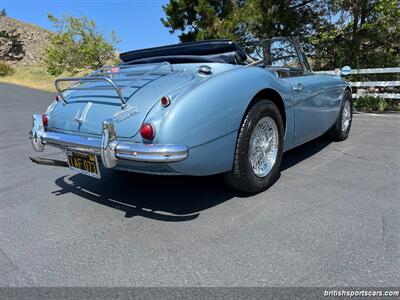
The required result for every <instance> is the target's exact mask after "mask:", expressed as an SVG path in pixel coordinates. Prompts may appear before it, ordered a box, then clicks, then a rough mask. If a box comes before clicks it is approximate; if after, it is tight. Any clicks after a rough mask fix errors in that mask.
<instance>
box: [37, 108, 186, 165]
mask: <svg viewBox="0 0 400 300" xmlns="http://www.w3.org/2000/svg"><path fill="white" fill-rule="evenodd" d="M30 139H31V141H32V146H33V148H34V150H36V151H38V152H41V151H43V150H44V146H45V145H49V146H53V147H57V148H62V149H69V150H75V151H80V152H86V153H93V154H96V155H100V156H101V160H102V163H103V165H104V167H106V168H114V167H115V166H116V163H117V161H118V160H119V159H120V160H131V161H138V162H161V163H168V162H178V161H182V160H184V159H186V158H187V157H188V156H189V149H188V148H187V147H186V146H179V145H159V144H140V143H130V142H124V141H118V140H117V138H116V133H115V128H114V123H113V121H112V120H105V121H104V122H103V124H102V138H101V139H99V138H90V137H81V136H74V135H68V134H63V133H55V132H48V131H45V130H44V127H43V123H42V117H41V115H34V116H33V127H32V131H31V133H30Z"/></svg>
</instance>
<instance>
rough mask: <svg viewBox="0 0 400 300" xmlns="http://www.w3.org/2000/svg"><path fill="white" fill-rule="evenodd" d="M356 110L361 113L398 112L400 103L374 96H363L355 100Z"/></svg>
mask: <svg viewBox="0 0 400 300" xmlns="http://www.w3.org/2000/svg"><path fill="white" fill-rule="evenodd" d="M354 108H355V109H357V110H360V111H380V112H383V111H398V110H399V109H400V101H398V100H393V99H384V98H380V97H373V96H361V97H358V98H357V99H354Z"/></svg>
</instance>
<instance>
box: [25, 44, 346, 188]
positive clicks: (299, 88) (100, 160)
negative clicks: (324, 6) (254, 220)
mask: <svg viewBox="0 0 400 300" xmlns="http://www.w3.org/2000/svg"><path fill="white" fill-rule="evenodd" d="M120 58H121V60H122V62H121V63H120V64H119V65H118V66H107V67H103V68H101V69H99V70H97V71H95V72H94V73H92V74H91V75H89V76H87V77H80V78H59V79H57V80H56V82H55V84H56V88H57V90H58V94H57V96H56V98H55V100H54V101H53V102H52V104H51V105H50V106H49V108H48V109H47V110H46V112H45V113H44V114H35V115H34V116H33V128H32V131H31V141H32V145H33V148H34V149H35V150H36V151H43V149H44V146H46V145H48V146H54V147H58V148H61V149H64V150H65V152H66V157H67V159H66V161H59V160H53V159H46V158H31V159H32V161H33V162H36V163H39V164H46V165H58V166H69V167H70V168H71V169H74V170H76V171H78V172H81V173H83V174H86V175H89V176H93V177H97V178H99V177H100V171H101V169H100V168H99V165H102V166H104V167H105V168H115V169H118V170H128V171H132V172H141V173H149V174H158V175H194V176H204V175H212V174H218V173H223V174H224V177H225V179H226V181H227V182H228V183H229V185H231V186H232V187H233V188H235V189H238V190H241V191H245V192H250V193H255V192H260V191H262V190H265V189H266V188H268V187H269V186H271V185H272V184H273V183H274V181H275V180H276V179H277V177H278V174H279V170H280V163H281V160H282V153H283V152H284V151H287V150H289V149H291V148H294V147H296V146H298V145H301V144H303V143H305V142H307V141H309V140H311V139H314V138H316V137H318V136H321V135H322V134H324V133H326V132H328V133H329V135H330V136H331V137H332V138H333V139H334V140H338V141H341V140H345V139H346V138H347V136H348V134H349V131H350V127H351V121H352V98H351V90H350V87H349V85H348V84H347V83H346V82H345V81H344V80H342V79H341V78H340V77H339V76H333V75H328V74H315V73H313V71H312V70H311V68H310V65H309V63H308V62H307V58H306V56H305V54H304V52H303V50H302V48H301V46H300V44H299V42H298V40H297V39H296V38H279V39H271V40H269V41H266V42H258V43H252V44H249V45H247V46H245V47H241V46H239V45H238V44H236V43H233V42H231V41H229V40H211V41H202V42H191V43H183V44H177V45H170V46H163V47H156V48H150V49H143V50H136V51H130V52H126V53H122V54H121V55H120ZM66 83H68V84H70V85H66ZM71 83H72V84H71Z"/></svg>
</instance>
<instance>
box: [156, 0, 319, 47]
mask: <svg viewBox="0 0 400 300" xmlns="http://www.w3.org/2000/svg"><path fill="white" fill-rule="evenodd" d="M323 8H324V7H323V5H321V2H320V1H318V0H247V1H244V0H225V1H224V0H219V1H218V0H197V1H190V0H170V2H169V3H168V4H167V5H164V6H163V9H164V12H165V14H166V18H165V19H164V18H162V19H161V21H162V23H163V24H164V25H165V26H166V27H169V28H170V32H171V33H173V32H176V31H180V32H181V34H180V35H179V38H180V40H181V41H182V42H184V41H193V40H203V39H208V38H230V39H233V40H237V41H247V40H251V39H267V38H271V37H275V36H288V35H302V36H305V35H309V34H311V33H312V32H313V30H314V29H315V27H316V26H317V24H318V22H319V19H320V15H321V14H322V13H323V12H324V10H323Z"/></svg>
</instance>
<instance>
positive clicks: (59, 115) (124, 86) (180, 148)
mask: <svg viewBox="0 0 400 300" xmlns="http://www.w3.org/2000/svg"><path fill="white" fill-rule="evenodd" d="M192 80H193V75H191V74H188V73H183V72H175V71H174V69H173V67H172V65H170V64H169V63H154V64H142V65H134V66H132V65H121V66H119V67H104V68H102V69H100V70H98V71H96V72H94V73H93V74H91V75H90V76H88V77H83V78H60V79H57V81H56V87H57V90H58V95H57V96H56V100H55V101H54V102H53V103H52V104H51V105H50V107H49V108H48V109H47V111H46V113H45V114H43V115H39V114H36V115H34V116H33V127H32V130H31V141H32V145H33V148H34V149H35V150H36V151H39V152H41V151H43V150H44V148H45V147H47V146H54V147H57V148H60V149H63V150H65V152H66V156H67V160H66V161H67V164H68V166H69V167H70V168H72V169H74V170H76V171H78V172H81V173H84V174H86V175H89V176H93V177H97V178H99V177H100V170H99V165H103V166H104V167H106V168H120V169H128V170H134V171H138V172H140V171H143V172H150V173H169V172H171V173H173V170H170V169H169V168H168V167H167V163H171V162H178V161H182V160H185V159H186V158H187V157H188V155H189V150H188V148H187V146H186V145H170V144H157V143H154V140H153V138H154V135H155V130H156V128H155V127H156V125H154V124H151V123H146V116H147V114H148V113H149V111H150V110H151V109H152V108H153V107H154V106H156V105H169V103H168V101H169V96H168V95H169V94H171V93H173V92H174V91H176V90H179V89H180V88H182V87H184V86H186V85H188V84H190V82H191V81H192ZM66 83H67V84H70V83H72V85H69V86H68V87H63V86H64V85H65V84H66ZM163 103H164V104H163ZM117 133H118V135H117ZM33 161H34V162H37V163H43V164H52V163H51V160H49V159H44V160H43V159H42V160H41V159H33ZM53 163H54V164H56V165H57V164H58V165H60V162H55V161H53ZM61 165H62V164H61Z"/></svg>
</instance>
